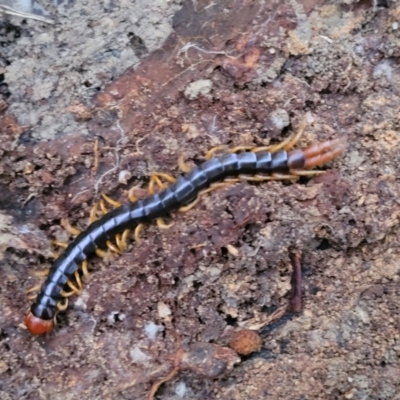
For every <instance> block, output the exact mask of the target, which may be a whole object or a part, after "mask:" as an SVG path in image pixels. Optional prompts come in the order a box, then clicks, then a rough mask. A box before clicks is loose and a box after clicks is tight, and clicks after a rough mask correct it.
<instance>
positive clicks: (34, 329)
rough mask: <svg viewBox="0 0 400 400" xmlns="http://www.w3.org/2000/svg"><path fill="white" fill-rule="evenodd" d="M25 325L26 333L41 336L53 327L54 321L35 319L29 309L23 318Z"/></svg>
mask: <svg viewBox="0 0 400 400" xmlns="http://www.w3.org/2000/svg"><path fill="white" fill-rule="evenodd" d="M25 325H26V327H27V328H28V331H29V332H30V333H31V334H32V335H36V336H37V335H43V334H45V333H48V332H50V331H51V330H52V329H53V327H54V320H53V319H49V320H46V319H41V318H38V317H35V316H34V315H33V314H32V312H31V310H30V309H29V311H28V313H27V314H26V317H25Z"/></svg>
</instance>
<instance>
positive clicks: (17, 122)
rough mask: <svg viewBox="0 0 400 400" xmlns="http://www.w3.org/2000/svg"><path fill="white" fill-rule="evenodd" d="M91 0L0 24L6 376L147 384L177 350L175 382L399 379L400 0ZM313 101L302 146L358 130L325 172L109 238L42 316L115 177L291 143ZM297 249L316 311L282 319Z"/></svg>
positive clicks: (237, 393) (99, 388) (367, 384)
mask: <svg viewBox="0 0 400 400" xmlns="http://www.w3.org/2000/svg"><path fill="white" fill-rule="evenodd" d="M77 3H82V4H84V5H82V4H74V3H73V2H69V3H68V4H67V5H66V6H65V7H64V6H63V7H61V8H58V9H55V10H52V11H53V16H55V17H56V18H55V19H56V24H54V25H49V24H44V23H41V22H38V21H32V20H29V19H28V20H22V19H18V18H15V19H14V18H11V19H8V20H4V21H3V22H2V28H1V32H0V34H1V40H2V44H3V46H2V48H1V60H0V61H1V63H2V73H3V75H2V76H3V77H4V80H3V82H2V84H1V86H0V87H1V92H2V95H3V102H2V103H1V104H0V106H1V109H2V117H1V118H2V121H1V124H0V134H1V139H0V154H1V160H0V179H1V181H0V185H1V191H0V233H1V235H0V251H1V252H0V255H1V264H0V281H1V286H0V305H1V310H2V312H1V315H0V329H1V331H0V348H1V350H0V398H2V399H47V398H51V399H76V398H88V399H104V398H109V399H144V398H146V396H148V394H149V392H150V388H151V386H152V384H153V383H154V382H156V381H157V380H158V379H160V378H162V377H164V376H166V375H167V374H168V373H169V372H170V371H172V370H173V368H174V363H177V360H178V361H180V362H179V365H180V367H181V369H180V370H179V371H178V372H177V374H176V375H175V376H174V377H173V378H172V380H170V381H169V382H167V383H166V384H165V385H164V386H162V387H161V388H160V390H159V391H158V392H157V395H156V397H157V398H158V399H182V398H184V399H214V398H219V399H237V400H239V399H240V400H241V399H243V400H244V399H283V398H285V399H316V398H320V399H336V398H337V399H342V398H347V399H366V398H370V399H395V398H400V397H399V394H398V393H399V392H400V390H399V389H400V375H399V373H398V371H399V367H400V340H399V329H400V319H399V315H398V310H399V307H400V297H399V295H398V292H399V290H398V286H399V271H400V262H399V253H400V248H399V246H400V241H399V236H398V231H399V216H400V202H399V200H398V199H399V198H400V186H399V176H400V155H399V154H400V151H399V150H400V146H399V143H400V133H399V132H400V117H399V115H400V114H399V112H400V97H399V89H398V88H399V87H400V68H399V61H398V60H399V56H400V27H399V23H400V6H399V5H396V2H395V1H389V0H388V1H378V2H370V1H351V0H347V1H341V2H338V1H323V0H320V1H319V0H309V1H303V2H296V1H294V0H293V1H291V0H287V1H280V2H274V1H261V0H259V1H257V0H255V1H235V2H232V1H231V0H223V1H219V2H209V1H201V0H200V1H187V2H183V6H182V5H181V4H179V2H164V1H151V2H135V3H134V4H133V5H132V4H131V2H128V1H126V2H116V3H114V2H109V1H106V2H102V4H101V5H99V4H98V3H99V2H95V1H86V2H77ZM142 3H143V4H142ZM148 4H150V6H149V5H148ZM181 7H182V8H181ZM180 8H181V9H180ZM172 17H173V18H172ZM157 48H160V49H159V50H156V51H154V50H155V49H157ZM148 54H150V55H149V56H147V55H148ZM146 56H147V57H146ZM127 68H129V69H128V70H127V71H126V72H124V71H125V70H126V69H127ZM199 80H200V82H198V81H199ZM193 82H197V85H191V83H193ZM200 89H201V90H200ZM302 121H306V122H307V124H308V126H307V130H306V133H305V135H304V137H303V139H302V140H301V143H300V145H301V146H306V145H308V144H310V143H313V142H316V141H323V140H328V139H331V138H334V137H337V136H340V135H347V136H348V141H349V147H348V149H347V151H346V153H345V154H344V155H343V156H341V157H340V158H339V159H337V160H335V161H334V162H333V163H331V164H330V165H329V166H327V167H326V168H327V173H326V174H325V175H322V176H320V177H317V178H312V179H304V180H303V179H302V180H300V181H299V182H297V183H294V184H292V183H290V182H288V183H282V182H270V183H262V184H259V185H250V184H247V183H245V182H243V183H240V184H237V185H236V186H233V187H230V188H226V189H221V190H218V191H215V192H213V193H212V194H210V195H209V196H208V197H204V198H202V200H201V201H200V203H199V204H198V205H197V206H196V207H195V208H194V209H192V210H191V211H189V212H187V213H178V214H174V215H172V216H171V218H170V220H169V221H171V222H174V225H173V226H172V227H171V228H170V229H169V230H168V231H159V230H158V229H157V227H156V226H155V225H151V226H148V227H147V228H146V229H145V230H144V232H143V234H142V242H141V243H140V244H137V243H134V242H132V244H131V246H130V248H129V250H128V251H126V252H125V253H124V254H123V255H122V256H120V257H117V258H114V259H111V260H108V261H101V260H99V259H98V258H93V259H92V260H91V262H90V270H91V271H92V272H93V273H92V275H91V278H90V279H89V281H87V282H86V283H85V286H84V291H83V292H82V293H81V294H80V295H79V296H75V297H73V298H72V300H71V302H70V307H69V309H68V310H67V312H66V313H63V314H60V316H59V325H58V326H57V328H56V329H55V331H54V332H53V333H51V334H49V335H48V336H47V337H42V338H33V337H31V336H30V335H29V334H28V332H27V331H26V329H24V326H23V324H22V321H23V317H24V314H25V311H26V309H27V308H28V306H29V301H28V300H27V298H26V294H25V290H27V289H28V288H30V287H31V286H32V285H34V284H35V283H36V282H37V278H33V277H32V276H31V275H32V272H33V271H37V270H41V269H43V268H46V267H49V266H50V265H51V258H50V255H51V252H52V245H51V240H52V239H54V238H57V239H59V240H67V239H68V236H67V235H66V234H65V232H64V230H63V229H62V227H61V225H60V221H61V219H62V218H66V217H67V218H69V220H70V221H71V222H72V223H73V224H74V225H76V226H79V227H81V228H82V229H84V228H85V227H86V226H87V219H88V215H89V211H90V209H91V206H92V205H93V203H94V202H95V201H96V200H97V199H98V197H99V194H100V193H101V192H103V193H107V194H109V195H111V196H112V197H114V198H116V199H119V200H121V201H127V200H126V195H127V190H128V189H129V188H130V187H132V186H135V185H138V186H141V187H142V188H143V190H141V189H138V190H137V191H136V194H137V195H138V196H141V195H142V196H143V195H144V194H145V190H144V188H145V187H146V185H147V183H148V181H149V176H150V174H151V172H152V171H156V170H157V171H163V172H167V173H171V174H173V175H177V174H178V173H179V171H178V168H177V163H176V160H177V158H178V156H179V155H180V154H182V153H184V154H185V156H186V159H187V160H188V161H189V162H190V163H198V162H201V160H202V159H203V158H202V157H203V155H204V154H205V153H206V152H207V151H208V150H209V149H210V148H211V147H213V146H218V145H229V146H236V145H241V144H252V145H262V144H268V143H270V142H272V143H276V142H278V141H280V140H282V139H283V138H285V137H287V136H288V134H289V133H291V132H292V131H294V130H296V129H297V128H298V127H299V124H300V123H301V122H302ZM291 252H296V253H298V254H301V256H302V264H303V272H304V283H303V290H304V307H303V312H302V313H301V314H300V315H292V316H290V315H286V316H285V317H283V318H282V319H280V320H279V321H278V322H275V323H273V324H269V325H268V324H267V321H268V318H269V316H271V315H272V314H273V313H274V312H275V311H276V310H280V309H282V307H285V305H286V304H287V302H288V298H289V290H290V273H291V266H290V259H289V257H290V253H291ZM241 327H249V328H252V329H257V330H258V332H259V333H260V335H261V337H262V347H261V349H260V350H259V351H257V352H255V353H254V354H252V355H250V356H246V357H242V358H241V357H238V356H237V355H236V353H234V352H233V350H231V349H229V348H228V347H227V343H228V341H229V337H230V335H231V332H232V331H233V330H238V329H240V328H241ZM179 338H181V340H182V345H181V347H179V346H178V344H179ZM179 348H181V350H180V351H179ZM178 356H182V357H178Z"/></svg>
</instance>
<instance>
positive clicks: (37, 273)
mask: <svg viewBox="0 0 400 400" xmlns="http://www.w3.org/2000/svg"><path fill="white" fill-rule="evenodd" d="M49 272H50V268H46V269H43V270H41V271H32V275H33V276H36V277H38V278H45V277H46V276H47V275H48V274H49Z"/></svg>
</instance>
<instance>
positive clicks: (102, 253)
mask: <svg viewBox="0 0 400 400" xmlns="http://www.w3.org/2000/svg"><path fill="white" fill-rule="evenodd" d="M95 253H96V256H97V257H100V258H105V257H107V252H106V251H104V250H101V249H98V248H97V249H96V250H95Z"/></svg>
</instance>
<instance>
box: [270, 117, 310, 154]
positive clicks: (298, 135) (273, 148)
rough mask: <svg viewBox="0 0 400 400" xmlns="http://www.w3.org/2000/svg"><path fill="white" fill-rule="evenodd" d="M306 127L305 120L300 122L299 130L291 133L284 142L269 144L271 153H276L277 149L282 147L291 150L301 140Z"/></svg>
mask: <svg viewBox="0 0 400 400" xmlns="http://www.w3.org/2000/svg"><path fill="white" fill-rule="evenodd" d="M305 129H306V124H305V122H302V123H301V124H300V128H299V130H298V131H297V132H296V133H294V134H293V135H290V136H289V137H288V138H286V139H285V140H284V141H283V142H281V143H278V144H277V145H273V146H269V147H268V151H270V152H271V153H275V152H276V151H278V150H282V149H283V150H286V151H288V150H290V149H291V148H292V147H293V146H294V145H295V144H296V143H297V142H298V141H299V140H300V138H301V136H302V135H303V133H304V130H305Z"/></svg>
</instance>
